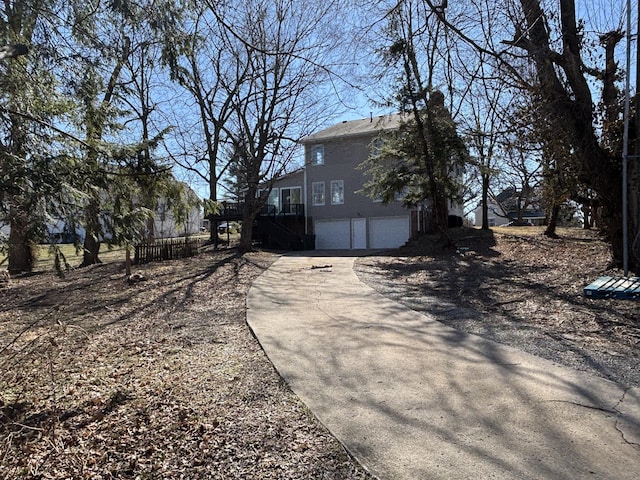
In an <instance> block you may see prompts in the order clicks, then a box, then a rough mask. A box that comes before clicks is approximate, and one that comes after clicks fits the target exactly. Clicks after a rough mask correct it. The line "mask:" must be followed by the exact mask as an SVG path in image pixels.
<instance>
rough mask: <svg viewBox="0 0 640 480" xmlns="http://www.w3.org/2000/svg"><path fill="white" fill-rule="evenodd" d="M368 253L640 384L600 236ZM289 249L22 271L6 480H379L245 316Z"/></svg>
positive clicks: (528, 340) (571, 355)
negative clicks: (296, 389)
mask: <svg viewBox="0 0 640 480" xmlns="http://www.w3.org/2000/svg"><path fill="white" fill-rule="evenodd" d="M454 240H455V243H456V245H457V247H458V250H456V249H451V248H447V249H444V248H442V245H441V244H440V243H439V242H438V239H435V240H434V239H433V238H430V239H429V238H428V239H425V240H423V241H421V242H418V243H415V244H413V245H412V246H410V247H408V248H404V249H402V250H400V251H399V252H395V253H394V254H393V255H382V256H381V255H378V256H369V257H363V258H361V259H359V260H358V261H357V273H358V275H359V276H360V278H362V279H363V280H364V281H365V282H366V283H368V284H370V285H372V286H373V287H374V288H377V289H378V290H380V291H382V292H383V293H385V295H389V296H392V297H394V298H396V299H398V300H399V301H401V302H404V303H406V304H408V305H410V306H411V307H412V308H415V309H418V310H422V311H425V312H426V313H428V314H430V315H434V316H436V317H437V318H438V319H439V320H441V321H444V322H445V323H448V324H449V325H452V326H453V327H455V328H459V329H461V330H464V331H469V332H474V333H479V334H481V335H485V336H487V337H490V338H494V339H497V340H498V341H501V342H503V343H508V344H511V345H514V346H516V347H517V348H522V349H523V350H526V351H531V352H532V353H536V354H538V355H542V356H547V357H548V358H552V359H554V360H555V361H558V362H562V363H565V364H568V365H570V366H573V367H575V368H582V369H587V370H591V371H594V372H595V373H597V374H599V375H602V376H605V377H607V378H611V379H614V380H617V381H620V382H622V383H625V384H627V385H640V368H639V367H638V365H639V364H640V363H639V359H640V354H639V350H640V348H639V346H640V316H639V311H640V308H639V307H640V303H638V302H633V301H620V300H590V299H587V298H585V297H584V296H583V294H582V288H583V287H584V286H585V285H587V284H588V283H590V282H591V281H592V280H594V279H595V278H597V277H598V276H600V275H602V274H605V273H607V272H609V273H613V274H618V273H619V272H617V271H612V270H608V263H609V261H610V258H609V256H608V254H607V249H606V245H605V244H604V243H602V242H601V241H600V240H599V239H598V238H597V236H596V234H595V233H593V232H585V231H582V230H571V231H562V232H561V238H560V239H548V238H545V237H543V236H542V235H541V234H540V231H538V230H536V229H526V228H524V229H513V230H505V231H501V232H498V231H496V232H493V233H492V234H482V232H479V231H477V230H460V231H459V232H457V234H456V238H455V239H454ZM276 258H277V255H275V254H272V253H265V252H262V253H260V252H258V253H252V254H248V255H245V256H242V257H239V256H236V255H235V254H234V251H233V250H224V251H217V252H208V253H204V254H201V255H200V256H198V257H194V258H191V259H186V260H179V261H172V262H165V263H157V264H149V265H145V266H142V267H140V268H139V269H137V270H138V271H139V272H140V273H141V275H142V276H143V277H144V280H141V281H139V282H134V283H131V284H129V283H127V282H126V281H125V274H124V267H123V265H122V263H110V264H105V265H101V266H94V267H91V268H86V269H78V270H74V271H72V272H70V273H69V274H68V275H67V276H66V278H64V279H60V278H58V277H56V276H55V275H54V274H52V273H37V274H33V275H30V276H23V277H19V278H13V279H12V280H11V281H10V283H9V284H8V285H7V286H5V287H4V288H0V478H3V479H4V478H7V479H19V478H25V479H62V478H65V479H67V478H73V479H81V478H82V479H85V478H86V479H116V478H117V479H160V478H162V479H169V480H172V479H247V478H250V479H326V480H332V479H335V480H337V479H347V480H351V479H353V480H356V479H360V480H364V479H367V480H370V477H369V476H368V474H367V473H366V472H365V471H363V470H362V468H361V467H359V466H358V465H357V464H356V463H355V462H354V461H353V460H352V459H351V458H350V457H349V456H348V455H347V454H346V453H345V452H344V450H343V449H342V447H341V446H340V444H339V443H338V442H337V441H336V440H335V439H334V438H333V437H332V436H331V435H330V434H329V433H328V432H327V430H326V429H325V428H324V427H323V426H322V425H320V424H319V423H318V422H317V420H316V419H315V418H314V417H313V416H312V415H311V414H310V412H309V411H308V410H307V409H306V408H305V406H304V405H303V404H302V403H301V402H300V401H299V400H298V399H297V398H296V397H295V396H294V395H293V394H292V393H291V391H290V390H289V389H288V388H287V386H286V385H285V384H284V383H283V382H282V381H281V380H280V378H279V377H278V375H277V374H276V372H275V371H274V369H273V368H272V366H271V364H270V363H269V361H268V359H267V358H266V356H265V355H264V353H263V352H262V350H261V349H260V346H259V345H258V343H257V341H256V340H255V338H254V337H253V336H252V334H251V332H250V331H249V329H248V327H247V325H246V323H245V313H246V308H245V301H246V293H247V291H248V289H249V287H250V285H251V282H252V280H253V279H254V278H256V276H258V275H260V273H261V272H262V271H264V269H265V268H267V267H268V266H269V265H270V264H271V263H272V262H273V261H274V260H275V259H276Z"/></svg>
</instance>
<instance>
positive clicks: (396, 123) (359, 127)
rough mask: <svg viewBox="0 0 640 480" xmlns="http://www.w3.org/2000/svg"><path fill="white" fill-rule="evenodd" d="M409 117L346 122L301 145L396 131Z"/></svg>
mask: <svg viewBox="0 0 640 480" xmlns="http://www.w3.org/2000/svg"><path fill="white" fill-rule="evenodd" d="M406 119H407V116H406V115H402V114H400V113H393V114H390V115H380V116H378V117H371V118H364V119H361V120H345V121H343V122H340V123H337V124H335V125H333V126H331V127H329V128H326V129H324V130H320V131H319V132H316V133H314V134H312V135H309V136H307V137H304V138H303V139H302V140H300V143H303V144H307V143H315V142H318V141H323V140H330V139H333V138H344V137H359V136H367V135H371V134H372V133H376V132H382V131H385V130H396V129H397V128H399V127H400V124H401V123H402V121H403V120H404V121H406Z"/></svg>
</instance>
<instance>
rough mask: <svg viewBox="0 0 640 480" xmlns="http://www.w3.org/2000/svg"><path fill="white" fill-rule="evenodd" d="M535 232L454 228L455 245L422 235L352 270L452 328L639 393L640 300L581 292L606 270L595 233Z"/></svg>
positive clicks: (614, 273) (607, 263)
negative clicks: (548, 234) (555, 235)
mask: <svg viewBox="0 0 640 480" xmlns="http://www.w3.org/2000/svg"><path fill="white" fill-rule="evenodd" d="M559 233H560V238H556V239H553V238H548V237H545V236H544V235H543V234H542V229H541V228H537V227H510V228H496V229H494V230H493V231H491V232H482V231H480V230H477V229H459V230H453V231H452V232H451V235H452V237H453V241H454V243H455V247H456V248H444V247H443V245H444V242H443V241H442V239H441V238H440V237H438V236H433V237H426V238H423V239H421V240H420V241H417V242H415V243H412V244H411V245H409V246H407V247H405V248H403V249H400V250H399V251H398V252H394V253H393V255H386V256H385V255H382V256H372V257H365V258H361V259H359V260H358V262H357V263H356V270H357V273H358V275H359V276H360V278H361V279H362V280H363V281H365V283H368V284H370V285H371V286H373V287H374V288H376V289H378V290H379V291H381V292H382V293H383V294H385V295H387V296H390V297H393V298H395V299H397V300H398V301H400V302H402V303H405V304H407V305H408V306H410V307H411V308H413V309H415V310H420V311H424V312H426V313H428V314H430V315H434V317H435V318H436V319H438V320H440V321H441V322H443V323H445V324H447V325H450V326H452V327H454V328H456V329H458V330H461V331H464V332H470V333H476V334H479V335H482V336H484V337H486V338H490V339H493V340H497V341H498V342H501V343H504V344H507V345H512V346H514V347H516V348H519V349H521V350H524V351H528V352H530V353H533V354H536V355H539V356H542V357H545V358H548V359H551V360H553V361H555V362H558V363H561V364H564V365H567V366H570V367H573V368H578V369H581V370H587V371H590V372H593V373H596V374H598V375H600V376H603V377H605V378H608V379H611V380H614V381H618V382H621V383H623V384H625V385H628V386H640V301H633V300H615V299H605V300H603V299H600V300H594V299H589V298H586V297H585V296H584V295H583V288H584V287H585V286H586V285H588V284H589V283H591V282H592V281H593V280H595V279H596V278H598V277H599V276H602V275H612V276H620V275H622V272H621V271H619V270H612V269H610V265H611V257H610V255H609V251H608V248H607V245H606V244H605V243H604V242H603V241H602V240H601V239H600V238H599V237H598V235H597V233H596V232H594V231H587V230H582V229H561V230H560V231H559Z"/></svg>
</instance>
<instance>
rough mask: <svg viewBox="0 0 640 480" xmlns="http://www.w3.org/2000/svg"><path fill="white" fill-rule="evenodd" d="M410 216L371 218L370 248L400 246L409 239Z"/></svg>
mask: <svg viewBox="0 0 640 480" xmlns="http://www.w3.org/2000/svg"><path fill="white" fill-rule="evenodd" d="M409 235H410V233H409V216H402V217H377V218H370V219H369V247H370V248H398V247H401V246H402V245H404V244H405V243H407V240H409Z"/></svg>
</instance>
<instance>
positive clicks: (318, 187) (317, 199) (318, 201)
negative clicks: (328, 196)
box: [311, 182, 324, 206]
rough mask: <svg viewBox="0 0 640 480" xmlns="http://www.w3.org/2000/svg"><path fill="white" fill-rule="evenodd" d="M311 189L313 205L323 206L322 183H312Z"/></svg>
mask: <svg viewBox="0 0 640 480" xmlns="http://www.w3.org/2000/svg"><path fill="white" fill-rule="evenodd" d="M311 188H312V189H313V191H312V194H313V205H314V206H321V205H324V182H313V183H312V184H311Z"/></svg>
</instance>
